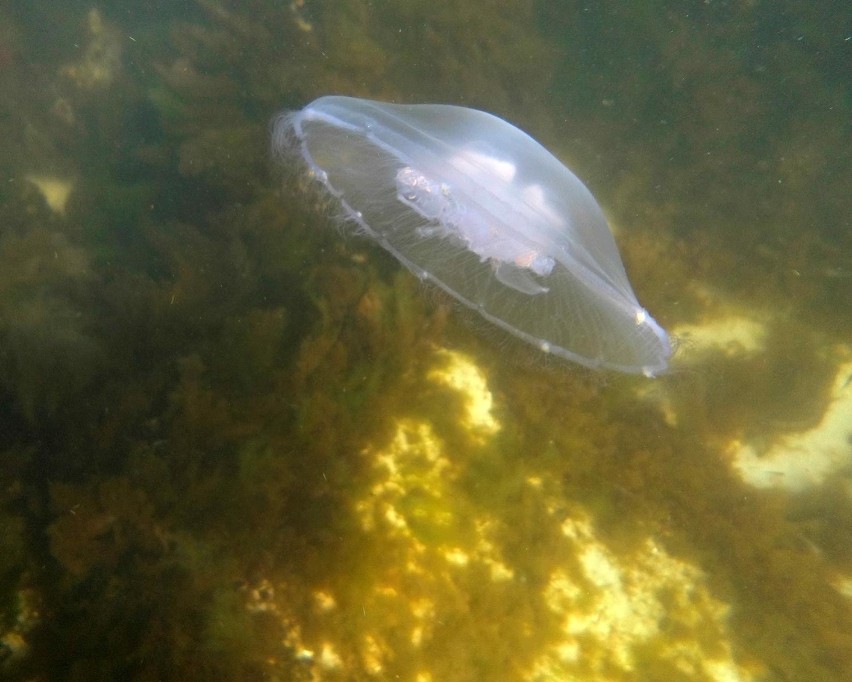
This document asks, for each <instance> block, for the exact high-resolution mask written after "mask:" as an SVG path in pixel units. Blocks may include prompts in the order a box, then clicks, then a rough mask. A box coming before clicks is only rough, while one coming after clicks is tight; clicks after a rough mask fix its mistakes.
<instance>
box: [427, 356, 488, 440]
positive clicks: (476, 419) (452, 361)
mask: <svg viewBox="0 0 852 682" xmlns="http://www.w3.org/2000/svg"><path fill="white" fill-rule="evenodd" d="M438 355H439V357H440V358H441V359H442V361H443V362H442V364H441V366H440V367H436V368H434V369H433V370H432V371H431V372H429V374H428V378H429V379H430V380H431V381H435V382H437V383H441V384H444V385H446V386H449V387H450V388H452V389H454V390H456V391H458V392H459V393H461V394H462V396H463V397H464V402H465V414H464V416H463V418H462V419H460V423H461V424H462V426H464V427H465V428H466V429H467V430H468V431H469V432H470V433H471V435H473V436H475V437H477V438H479V439H484V437H486V436H491V435H493V434H495V433H497V432H498V431H499V430H500V422H498V421H497V419H496V418H495V417H494V397H493V396H492V394H491V391H490V390H489V388H488V381H487V380H486V378H485V375H484V374H483V372H482V370H481V369H480V368H479V367H478V366H477V365H476V363H474V362H473V360H471V359H470V358H469V357H467V356H466V355H464V354H462V353H459V352H457V351H450V350H441V351H440V352H439V353H438Z"/></svg>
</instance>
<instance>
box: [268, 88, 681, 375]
mask: <svg viewBox="0 0 852 682" xmlns="http://www.w3.org/2000/svg"><path fill="white" fill-rule="evenodd" d="M272 145H273V151H274V153H275V154H276V155H278V156H279V157H281V158H283V159H285V161H286V162H287V163H293V161H294V160H296V161H299V162H303V163H304V164H305V166H306V167H307V170H308V172H309V173H310V174H311V175H312V176H313V177H315V178H317V179H318V180H319V181H320V182H321V183H322V185H323V186H324V188H325V190H327V192H328V193H329V194H330V195H331V196H332V197H334V198H335V199H336V201H338V202H339V203H340V207H341V216H342V218H343V219H344V221H345V222H346V223H347V224H354V225H356V226H357V229H358V231H359V232H361V233H363V234H364V235H366V236H368V237H370V238H372V239H374V240H376V241H377V242H378V243H379V244H380V245H381V246H383V247H384V248H385V249H387V250H388V251H390V252H391V253H392V254H393V255H394V256H395V257H396V258H397V259H398V260H399V261H400V262H401V263H403V264H404V265H405V266H406V267H407V268H408V269H409V270H411V271H412V272H413V273H414V274H415V275H417V276H418V277H420V278H421V279H424V280H429V281H431V282H434V283H435V284H436V285H438V286H439V287H441V288H442V289H444V290H445V291H446V292H447V293H449V294H450V295H451V296H453V297H455V298H456V299H458V300H459V301H461V302H462V303H464V304H465V305H467V306H469V307H471V308H473V309H474V310H476V311H477V312H478V313H479V314H481V315H482V316H483V317H485V318H486V319H487V320H489V321H491V322H493V323H494V324H496V325H498V326H500V327H502V328H503V329H505V330H506V331H508V332H510V333H512V334H514V335H515V336H517V337H519V338H521V339H523V340H524V341H527V342H529V343H531V344H533V345H535V346H537V347H538V348H540V349H541V350H543V351H545V352H548V353H553V354H554V355H558V356H560V357H563V358H566V359H568V360H572V361H574V362H578V363H580V364H582V365H586V366H588V367H607V368H611V369H615V370H619V371H622V372H630V373H642V374H645V375H647V376H653V375H655V374H658V373H660V372H662V371H663V370H665V369H666V367H667V365H668V358H669V356H670V355H671V345H670V343H669V339H668V336H667V334H666V332H665V331H664V330H663V329H662V328H661V327H660V326H659V325H658V324H657V323H656V322H655V321H654V319H653V318H652V317H651V316H650V315H649V314H648V313H647V312H646V311H645V310H644V309H643V308H642V307H641V306H640V305H639V303H638V301H637V300H636V295H635V294H634V293H633V289H632V288H631V286H630V282H629V281H628V280H627V274H626V273H625V271H624V266H623V265H622V262H621V257H620V256H619V253H618V248H617V247H616V245H615V240H614V239H613V237H612V233H611V232H610V230H609V227H608V226H607V222H606V219H605V218H604V216H603V213H602V212H601V209H600V207H599V206H598V204H597V202H596V201H595V199H594V197H593V196H592V195H591V193H590V192H589V190H588V189H586V187H585V186H584V185H583V183H582V182H580V180H579V179H578V178H577V176H575V175H574V174H573V173H572V172H571V171H570V170H568V168H566V167H565V166H564V165H563V164H562V163H561V162H560V161H559V160H558V159H556V157H554V156H553V155H552V154H551V153H550V152H548V151H547V150H546V149H545V148H544V147H542V146H541V145H540V144H539V143H538V142H536V141H535V140H533V139H532V138H531V137H530V136H529V135H527V134H526V133H524V132H522V131H521V130H518V129H517V128H515V127H514V126H512V125H510V124H509V123H507V122H506V121H503V120H502V119H499V118H497V117H496V116H492V115H491V114H487V113H485V112H482V111H476V110H474V109H467V108H464V107H456V106H448V105H440V104H416V105H398V104H385V103H382V102H372V101H369V100H363V99H355V98H351V97H321V98H320V99H318V100H315V101H314V102H311V103H310V104H309V105H308V106H306V107H305V108H304V109H302V110H301V111H295V112H285V113H283V114H281V115H280V116H279V117H278V118H277V119H276V121H275V124H274V129H273V135H272Z"/></svg>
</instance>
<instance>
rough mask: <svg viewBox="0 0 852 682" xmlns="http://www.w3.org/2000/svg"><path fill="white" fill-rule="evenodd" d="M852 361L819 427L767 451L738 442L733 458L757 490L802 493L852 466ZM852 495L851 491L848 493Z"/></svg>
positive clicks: (839, 376) (842, 373) (841, 375)
mask: <svg viewBox="0 0 852 682" xmlns="http://www.w3.org/2000/svg"><path fill="white" fill-rule="evenodd" d="M850 415H852V362H847V363H844V364H842V365H840V366H839V367H838V368H837V373H836V374H835V376H834V383H833V385H832V389H831V396H830V399H829V404H828V407H827V409H826V411H825V413H824V414H823V416H822V419H821V420H820V422H819V424H817V425H816V426H814V427H813V428H811V429H808V430H807V431H801V432H798V433H793V434H791V435H788V436H786V437H784V438H782V439H780V440H779V441H778V443H777V444H776V445H774V446H773V447H771V448H770V449H769V450H768V451H767V452H758V451H757V450H756V449H755V447H754V446H752V445H749V444H746V443H742V442H740V441H738V440H737V441H734V442H733V443H731V445H730V449H729V451H730V454H731V456H732V458H733V465H734V468H735V469H736V470H737V471H738V472H739V474H740V476H741V477H742V479H743V480H744V481H745V482H746V483H748V484H750V485H753V486H756V487H758V488H785V489H787V490H791V491H801V490H804V489H806V488H808V487H813V486H818V485H821V484H822V483H824V482H825V481H826V479H827V478H828V477H829V476H831V475H833V474H838V473H842V472H845V471H848V470H849V467H850V465H852V442H850V438H852V419H850ZM849 492H850V494H852V486H850V488H849Z"/></svg>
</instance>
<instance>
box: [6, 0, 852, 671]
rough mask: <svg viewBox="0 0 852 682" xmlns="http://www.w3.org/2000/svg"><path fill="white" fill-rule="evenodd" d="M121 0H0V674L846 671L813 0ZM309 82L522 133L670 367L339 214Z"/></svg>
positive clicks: (838, 85)
mask: <svg viewBox="0 0 852 682" xmlns="http://www.w3.org/2000/svg"><path fill="white" fill-rule="evenodd" d="M138 5H139V3H124V2H103V3H99V4H96V5H89V4H85V3H71V4H65V5H62V6H61V7H60V6H59V5H57V4H56V3H46V2H12V3H8V4H7V5H5V6H4V7H2V8H0V92H2V93H3V95H2V97H0V133H2V135H0V140H2V142H0V144H2V147H3V148H2V153H0V168H1V169H2V173H3V182H2V183H0V400H2V403H1V404H2V407H3V409H2V410H1V411H0V452H1V453H2V457H0V483H2V486H0V503H2V506H0V529H2V532H0V600H2V607H1V608H0V676H2V677H3V678H4V679H22V680H23V679H27V680H32V679H39V680H41V679H44V680H47V679H80V680H91V679H199V677H203V678H204V679H222V680H234V679H279V680H293V679H302V680H353V679H357V680H362V679H364V680H365V679H376V680H382V679H391V680H392V679H400V680H412V681H417V682H426V681H428V680H434V681H436V682H437V681H438V680H441V681H445V680H583V681H587V680H592V681H594V680H718V681H725V682H727V681H729V680H842V679H848V678H849V676H850V675H852V644H851V642H852V534H850V529H852V523H850V519H852V499H851V498H850V495H852V486H851V485H850V479H849V472H850V464H852V445H850V438H852V421H850V419H849V417H848V415H849V414H850V413H852V345H850V338H852V259H850V255H849V254H850V253H852V248H850V247H852V243H850V242H852V240H851V239H850V236H849V235H850V225H849V215H850V205H849V204H850V202H849V192H848V178H849V177H850V152H849V149H850V148H852V145H851V144H850V142H852V140H850V137H852V132H850V127H849V123H848V120H849V118H850V109H849V106H850V105H849V102H850V90H849V86H850V84H849V77H848V63H847V62H848V51H849V44H850V40H852V38H850V36H849V35H848V33H844V28H846V30H847V31H848V26H849V25H850V21H849V19H850V10H849V9H848V7H847V6H846V5H845V4H844V3H839V2H831V3H822V4H821V5H820V6H819V7H818V8H817V7H812V6H810V5H807V4H801V3H792V2H782V3H780V4H779V3H772V4H771V5H767V4H765V3H739V4H729V3H723V2H716V1H714V2H707V3H703V4H700V3H699V4H696V5H691V4H690V5H689V6H686V5H684V4H683V3H663V2H659V3H651V4H648V3H641V7H639V6H638V5H637V6H636V7H634V6H633V5H632V4H630V5H624V6H623V7H622V6H615V5H613V6H610V5H606V4H605V5H599V4H592V5H583V4H572V3H556V2H516V3H505V2H484V1H478V2H471V3H466V4H464V5H459V3H448V2H440V1H439V2H436V1H435V0H430V1H429V2H420V1H419V0H418V1H416V2H388V3H384V4H381V5H376V4H375V3H367V2H362V1H360V0H359V1H355V0H352V1H348V0H341V1H339V2H313V1H312V0H305V1H304V2H301V1H298V2H294V3H276V2H271V1H267V0H258V2H255V3H251V4H250V5H247V4H246V3H240V2H236V1H234V2H224V1H218V0H198V1H197V2H196V3H192V4H183V3H181V5H180V7H179V8H176V7H175V5H174V4H173V3H145V5H144V7H143V8H141V9H140V7H139V6H138ZM326 94H342V95H350V96H356V97H362V98H369V99H376V100H382V101H393V102H405V103H414V102H440V103H447V104H457V105H462V106H468V107H475V108H477V109H482V110H486V111H490V112H494V113H495V114H497V115H499V116H500V117H502V118H505V119H506V120H510V121H512V122H513V123H517V124H518V125H520V126H521V127H522V128H523V129H524V130H526V131H529V132H531V133H533V134H534V136H535V137H536V138H537V139H538V140H540V141H541V142H542V144H544V145H545V146H546V147H547V148H549V149H551V150H552V151H553V152H554V154H556V155H557V156H558V157H559V158H560V159H561V160H563V161H565V162H566V163H567V164H568V165H569V166H570V167H571V168H572V169H573V170H575V171H576V172H577V174H578V175H579V176H580V177H582V178H583V179H584V182H586V184H588V186H589V188H590V189H591V190H592V192H593V193H594V195H595V197H596V199H597V200H598V202H599V203H600V204H601V206H602V207H603V210H604V213H605V214H606V217H607V220H608V221H609V223H610V225H611V226H612V227H613V229H614V231H615V233H616V240H617V242H618V245H619V250H620V251H621V255H622V257H623V260H624V264H625V269H626V270H627V273H628V275H629V277H630V281H631V283H632V285H633V288H634V289H635V291H636V295H637V297H638V298H639V300H641V301H642V305H643V306H646V307H647V308H648V310H651V311H653V313H654V317H655V318H656V319H657V320H658V321H659V322H660V324H661V325H662V326H663V327H665V328H666V329H667V330H669V331H670V332H671V335H672V337H673V338H674V339H675V343H676V349H675V353H674V356H673V358H672V361H671V370H670V371H669V372H667V373H665V374H663V375H661V376H659V377H657V378H655V379H646V378H644V377H641V376H637V377H633V376H624V375H621V374H617V373H612V372H604V373H599V372H593V371H589V370H585V369H583V368H579V367H574V366H572V365H566V364H565V363H563V362H558V361H556V360H555V359H553V358H552V357H548V356H542V354H541V353H540V352H538V351H537V349H535V348H533V347H528V346H526V345H525V344H522V343H520V342H518V341H516V340H514V339H513V338H512V337H511V336H509V335H508V334H504V333H503V332H501V331H500V330H498V329H494V328H492V327H491V326H488V325H484V324H481V323H480V322H479V321H478V319H479V318H478V316H477V315H476V314H475V313H473V312H471V311H466V310H465V309H463V308H462V307H461V306H458V305H456V304H454V302H453V300H452V299H451V298H450V297H449V296H446V295H444V294H443V293H441V292H440V291H439V290H438V289H436V288H434V287H429V286H426V285H423V284H422V283H420V282H419V281H418V280H417V279H416V278H414V277H411V276H410V274H409V273H408V272H407V271H406V270H405V269H404V268H403V267H402V266H400V264H399V263H398V262H397V261H396V260H395V259H394V258H392V257H391V256H390V255H389V254H387V253H386V252H385V251H383V250H382V249H381V248H379V247H378V246H377V245H376V244H375V243H373V242H371V241H370V240H368V239H362V238H358V237H357V236H353V235H351V234H348V233H345V232H342V231H341V230H339V229H338V227H337V222H336V215H335V210H336V209H335V207H334V206H332V205H331V204H330V202H329V201H328V197H327V196H323V194H322V193H318V192H317V191H316V188H315V187H313V186H312V185H314V184H316V183H310V182H306V181H305V178H304V177H303V176H302V175H301V174H300V173H299V172H296V170H295V169H294V170H293V172H292V173H290V172H288V171H287V169H285V172H284V173H283V175H284V177H283V178H282V177H281V172H280V169H279V168H276V167H275V166H274V164H273V163H272V162H271V161H270V159H269V154H268V136H269V128H268V126H269V120H270V118H271V117H272V116H273V115H274V114H275V112H276V111H278V110H280V109H281V108H282V107H286V108H289V109H298V108H301V107H303V106H304V105H305V104H307V103H308V102H310V101H312V100H314V99H315V98H317V97H319V96H321V95H326Z"/></svg>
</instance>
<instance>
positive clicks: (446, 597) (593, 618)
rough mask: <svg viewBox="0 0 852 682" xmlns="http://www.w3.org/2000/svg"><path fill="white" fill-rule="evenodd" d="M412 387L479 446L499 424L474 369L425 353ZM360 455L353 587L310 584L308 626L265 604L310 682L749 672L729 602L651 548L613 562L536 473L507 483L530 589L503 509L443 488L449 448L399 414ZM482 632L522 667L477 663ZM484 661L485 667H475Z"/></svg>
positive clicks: (648, 542)
mask: <svg viewBox="0 0 852 682" xmlns="http://www.w3.org/2000/svg"><path fill="white" fill-rule="evenodd" d="M427 377H428V380H431V381H439V382H441V383H443V384H445V385H447V386H449V387H451V388H454V389H455V390H458V391H460V392H461V393H462V394H463V395H464V398H465V401H466V404H467V406H468V408H467V411H466V414H465V415H463V416H462V419H463V420H464V421H465V423H467V424H469V428H470V429H471V432H472V433H475V434H477V435H478V436H479V437H480V438H481V439H482V442H483V443H484V442H487V439H488V436H487V433H488V432H491V433H494V432H496V431H497V429H498V428H499V425H498V424H497V422H496V421H494V417H493V415H492V402H493V398H492V395H491V392H490V391H489V389H488V385H487V381H486V377H485V375H484V373H483V372H482V370H481V369H480V368H478V367H477V366H476V365H475V363H473V361H471V360H470V359H468V358H466V357H465V356H463V355H459V354H455V353H451V352H448V351H440V352H439V353H437V354H436V364H435V367H433V368H432V370H431V371H429V372H427ZM363 454H364V456H365V457H366V458H367V459H368V462H369V463H370V466H371V468H372V471H373V484H372V485H371V486H370V487H369V489H367V490H365V491H364V494H363V495H362V496H361V497H360V499H356V500H355V501H354V503H353V509H354V512H355V515H356V518H357V519H358V520H359V522H360V526H361V531H362V532H363V533H364V534H365V536H366V537H367V538H369V540H366V539H365V540H364V541H363V545H364V550H363V552H359V566H357V567H355V568H354V569H353V570H354V573H355V574H356V575H357V577H355V576H350V577H347V579H346V580H345V581H343V582H341V583H340V584H339V585H337V586H335V587H332V586H328V587H325V588H322V589H317V590H316V592H315V593H314V594H313V605H314V606H313V609H312V610H311V613H310V616H309V618H310V622H309V623H305V622H302V623H299V624H297V625H292V618H293V617H292V614H289V613H288V614H287V615H286V616H285V610H286V608H287V607H286V597H284V596H282V597H281V600H282V604H281V606H280V607H276V608H270V607H268V606H267V607H264V608H266V609H267V610H270V611H273V612H277V610H276V609H277V608H280V613H281V619H282V621H284V620H287V622H288V623H290V624H291V625H290V629H291V633H292V635H291V637H290V638H289V639H288V644H289V645H290V647H291V648H292V649H293V650H295V651H297V652H298V653H297V658H298V659H299V660H300V661H302V662H304V663H305V664H306V665H310V666H311V670H312V672H313V679H314V680H336V679H354V678H356V677H359V676H360V677H363V676H364V675H365V674H366V675H367V676H370V677H375V678H376V679H392V678H393V675H401V676H403V677H404V678H405V679H413V680H417V681H419V682H430V681H433V682H437V681H438V680H451V679H471V678H470V677H459V678H454V677H453V674H454V673H453V671H454V670H456V668H454V667H453V666H454V665H461V666H463V667H464V668H466V669H468V671H470V669H471V668H470V666H471V665H473V666H474V669H476V670H478V671H480V672H481V673H482V674H483V675H485V676H486V677H483V678H482V679H520V680H529V681H530V682H540V681H544V680H560V681H562V680H576V681H578V682H579V681H580V680H582V681H583V682H590V681H591V682H594V681H596V680H609V679H613V674H616V675H618V674H619V672H618V671H621V672H622V673H624V674H628V675H630V674H634V675H641V674H642V671H643V663H642V661H641V660H638V659H639V658H640V657H641V658H642V659H644V660H647V659H648V656H649V655H650V656H652V657H654V658H655V659H657V660H658V661H659V662H660V663H661V664H663V665H665V666H667V667H668V668H669V669H675V670H677V671H678V672H679V673H680V675H681V679H691V678H694V679H696V680H715V681H717V682H737V681H747V680H752V679H753V677H754V675H756V674H757V673H758V672H759V671H751V670H748V669H746V668H745V667H743V666H742V665H740V664H738V663H737V662H736V661H734V659H733V655H732V651H731V645H730V643H729V634H728V629H727V625H726V618H727V614H728V610H729V607H728V606H727V605H726V604H725V603H723V602H721V601H719V600H718V599H716V598H715V597H713V596H712V595H711V594H710V592H709V590H708V589H707V587H706V584H705V577H704V574H703V573H702V572H701V571H700V570H699V569H698V568H696V567H695V566H692V565H690V564H689V563H686V562H684V561H681V560H678V559H676V558H674V557H671V556H669V555H668V554H667V553H666V552H665V551H664V549H663V548H662V547H661V546H660V545H659V544H658V543H657V542H655V541H654V540H653V539H651V538H647V539H645V540H644V541H639V542H638V543H636V544H635V547H637V549H634V550H632V551H628V552H625V553H623V554H621V555H619V554H617V553H615V552H614V551H613V550H612V549H610V548H609V547H608V546H607V545H606V544H604V543H603V542H602V541H601V540H599V539H598V537H597V535H596V531H595V527H594V522H593V520H592V519H591V517H589V516H588V515H587V514H586V513H585V512H584V511H582V510H581V509H576V508H574V509H572V510H570V511H569V510H566V508H565V500H564V499H563V498H562V497H561V494H560V488H559V485H558V483H557V482H555V481H553V480H552V479H551V478H550V477H549V475H547V474H545V473H543V474H541V475H535V474H531V473H530V472H525V473H523V474H522V475H523V476H525V477H526V478H525V479H523V480H519V481H516V482H514V483H512V485H516V486H517V487H518V488H519V489H520V490H523V491H526V493H528V494H529V497H530V499H531V500H534V501H535V502H534V503H533V504H532V506H531V508H530V510H529V512H528V513H529V514H532V515H533V518H530V519H527V521H525V523H530V524H533V525H535V526H537V527H542V528H545V527H549V528H552V529H554V531H556V532H555V533H553V534H552V537H553V540H552V542H551V541H549V542H551V544H549V545H547V546H546V547H539V548H538V550H537V551H543V552H545V558H544V563H543V566H545V567H546V568H545V570H546V571H547V573H546V574H545V575H546V576H549V579H547V580H546V581H545V582H544V583H542V582H541V581H538V580H536V581H529V580H526V579H523V578H522V576H521V575H520V572H519V569H520V568H521V567H520V566H518V565H517V558H515V559H514V560H513V559H512V556H513V554H512V551H511V550H509V548H508V547H506V545H505V543H506V542H507V540H506V538H507V537H511V536H512V535H513V533H511V532H510V533H508V534H507V531H506V527H507V524H510V523H512V521H511V519H510V518H509V517H508V516H507V513H506V510H504V508H503V507H502V506H501V505H499V504H496V503H495V504H494V505H492V506H489V505H488V504H487V503H483V502H482V501H478V502H477V501H474V500H472V499H471V498H470V496H469V495H468V494H466V493H465V491H464V489H463V488H462V487H460V486H459V485H458V483H459V481H460V479H461V473H462V472H463V470H464V469H463V467H464V466H465V460H464V456H463V455H464V453H458V452H448V451H447V444H446V442H445V441H444V440H443V439H442V437H441V433H440V427H439V426H438V425H436V424H433V423H431V422H429V421H428V420H424V419H415V418H411V417H402V416H400V417H399V418H398V419H397V421H396V424H395V430H394V432H393V434H392V435H391V437H390V438H389V439H388V441H387V442H385V443H383V444H378V445H377V446H375V447H374V448H370V449H368V450H366V451H365V452H364V453H363ZM490 454H492V455H494V456H497V454H496V453H490ZM507 475H510V474H507ZM486 484H487V482H486ZM526 493H524V494H526ZM557 529H561V532H558V531H557ZM547 557H550V558H549V559H548V558H547ZM552 557H565V558H566V560H553V559H552ZM262 592H263V594H265V595H267V596H268V595H270V594H273V593H274V592H273V591H272V590H271V589H265V590H262ZM548 612H549V613H550V614H552V616H553V618H552V619H547V618H544V621H547V620H550V621H551V625H550V626H549V629H548V630H547V632H546V633H545V631H543V630H541V628H542V627H544V626H543V624H542V622H543V621H542V614H543V613H548ZM554 627H555V628H556V629H555V631H554ZM672 632H677V633H678V635H677V637H675V638H673V637H672V635H671V633H672ZM495 633H496V635H495ZM495 636H498V638H499V641H500V644H499V646H505V647H521V648H524V652H523V654H524V655H523V657H522V660H523V661H524V664H523V665H518V664H517V663H516V664H515V665H517V667H515V668H514V669H512V670H507V669H504V668H503V666H505V665H506V660H507V657H508V658H517V659H518V660H521V657H520V651H516V653H515V654H512V653H511V652H509V653H506V652H503V653H504V654H505V655H492V654H493V653H494V652H493V651H492V650H491V649H493V647H494V646H495V641H494V637H495ZM435 651H441V652H442V656H440V657H436V656H435V655H434V653H435ZM649 652H652V653H651V654H649ZM473 660H476V661H477V662H476V663H475V664H472V663H471V661H473ZM492 660H493V665H494V669H493V670H488V669H483V668H482V666H483V665H486V666H487V665H488V663H487V662H488V661H492ZM452 661H455V663H453V662H452ZM483 661H485V662H486V663H484V664H483Z"/></svg>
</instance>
